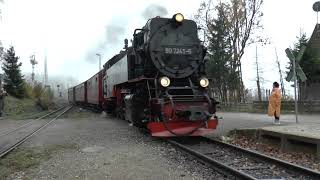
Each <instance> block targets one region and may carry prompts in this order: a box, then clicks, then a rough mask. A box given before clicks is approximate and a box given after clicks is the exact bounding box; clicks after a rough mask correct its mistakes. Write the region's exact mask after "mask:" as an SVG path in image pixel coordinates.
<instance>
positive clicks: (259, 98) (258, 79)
mask: <svg viewBox="0 0 320 180" xmlns="http://www.w3.org/2000/svg"><path fill="white" fill-rule="evenodd" d="M255 64H256V71H257V90H258V100H259V101H262V96H261V86H260V69H259V63H258V47H257V46H256V62H255Z"/></svg>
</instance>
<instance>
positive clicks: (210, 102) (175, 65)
mask: <svg viewBox="0 0 320 180" xmlns="http://www.w3.org/2000/svg"><path fill="white" fill-rule="evenodd" d="M126 43H127V42H126ZM205 54H206V49H205V48H204V46H203V45H202V43H201V41H200V40H199V38H198V28H197V25H196V23H195V22H194V21H192V20H186V19H184V17H183V15H182V14H180V13H178V14H175V15H174V16H173V17H172V18H160V17H156V18H152V19H150V20H149V21H148V22H147V24H146V25H145V26H144V27H143V28H141V29H135V30H134V34H133V45H132V47H128V46H127V45H126V48H125V51H122V52H120V53H119V54H118V55H116V56H114V57H113V58H112V59H110V60H109V61H108V62H107V63H106V64H105V65H104V70H105V73H104V74H105V76H104V81H103V82H104V85H103V87H104V88H103V89H104V91H103V94H104V97H105V102H104V103H103V108H104V109H105V110H106V111H107V112H108V113H115V114H116V115H117V116H119V117H120V118H122V119H126V120H128V121H129V122H131V123H132V124H134V125H135V126H138V127H147V128H148V129H149V130H150V132H151V134H152V136H198V135H203V134H207V133H211V132H213V130H214V129H216V126H217V124H218V120H217V118H216V116H215V112H216V108H215V107H216V104H217V102H216V101H215V100H214V99H213V98H210V97H209V96H208V94H207V88H208V85H209V80H208V79H207V78H206V73H205V58H204V57H205Z"/></svg>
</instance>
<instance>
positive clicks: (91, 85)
mask: <svg viewBox="0 0 320 180" xmlns="http://www.w3.org/2000/svg"><path fill="white" fill-rule="evenodd" d="M103 74H104V73H103V70H101V71H100V72H98V73H97V74H95V75H94V76H92V77H91V78H90V79H88V80H87V103H88V105H90V106H94V107H97V108H99V109H100V108H102V103H103V94H102V83H103V82H102V79H103Z"/></svg>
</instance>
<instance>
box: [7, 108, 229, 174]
mask: <svg viewBox="0 0 320 180" xmlns="http://www.w3.org/2000/svg"><path fill="white" fill-rule="evenodd" d="M77 112H79V111H77V110H74V111H73V112H71V113H77ZM87 114H88V113H87ZM69 117H72V116H69ZM52 145H63V146H65V145H69V146H71V147H74V148H63V149H61V150H59V151H56V152H55V153H54V154H52V155H51V158H50V159H49V160H45V161H43V162H41V163H40V165H39V166H36V167H33V168H29V169H26V170H23V171H19V172H16V173H14V174H12V175H11V176H10V178H9V179H121V180H122V179H224V177H223V176H222V175H221V174H218V173H217V172H215V171H214V170H212V169H208V167H206V166H205V165H202V164H201V163H199V162H197V161H196V160H195V159H193V158H192V157H189V156H187V155H185V154H183V153H182V152H180V151H179V150H176V149H174V148H173V147H172V146H171V145H169V144H167V143H165V142H162V141H160V140H158V139H155V138H152V137H149V136H148V135H146V134H145V133H143V132H141V131H139V129H137V128H134V127H130V126H128V124H127V123H126V122H125V121H121V120H117V119H114V118H105V117H101V116H100V115H98V114H93V113H92V114H91V115H89V116H87V117H86V118H84V117H81V118H64V119H59V120H57V121H56V122H55V123H54V124H51V125H50V126H49V127H47V128H46V129H44V130H43V131H41V132H40V133H39V134H37V135H36V136H35V137H33V138H32V139H31V140H29V141H28V142H26V143H25V144H24V145H23V148H33V149H37V148H39V147H41V148H43V147H49V146H52Z"/></svg>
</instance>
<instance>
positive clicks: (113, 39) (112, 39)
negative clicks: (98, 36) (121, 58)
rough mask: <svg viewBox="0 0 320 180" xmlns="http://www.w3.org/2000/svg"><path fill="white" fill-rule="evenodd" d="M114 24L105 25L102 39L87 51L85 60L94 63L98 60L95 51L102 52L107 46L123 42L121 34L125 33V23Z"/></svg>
mask: <svg viewBox="0 0 320 180" xmlns="http://www.w3.org/2000/svg"><path fill="white" fill-rule="evenodd" d="M114 24H115V23H112V24H109V25H107V26H106V28H105V34H104V39H103V40H102V41H100V42H99V43H98V44H97V46H96V47H95V48H93V49H92V50H91V51H90V52H88V54H87V57H86V61H87V62H89V63H96V62H97V60H98V59H97V58H96V53H98V52H104V51H105V50H106V49H107V48H108V46H111V45H115V44H121V43H123V35H124V34H125V33H126V25H124V26H121V23H120V24H119V25H114ZM104 61H105V60H104ZM104 61H102V62H104Z"/></svg>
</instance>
